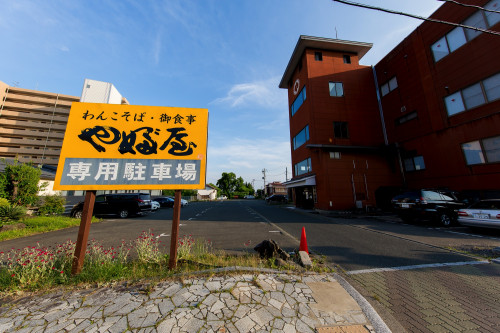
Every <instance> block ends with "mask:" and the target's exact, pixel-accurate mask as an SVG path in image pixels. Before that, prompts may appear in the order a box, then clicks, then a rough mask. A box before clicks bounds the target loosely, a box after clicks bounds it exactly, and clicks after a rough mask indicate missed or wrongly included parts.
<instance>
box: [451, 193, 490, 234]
mask: <svg viewBox="0 0 500 333" xmlns="http://www.w3.org/2000/svg"><path fill="white" fill-rule="evenodd" d="M458 223H460V224H461V225H465V226H468V227H481V228H498V229H500V199H490V200H481V201H478V202H476V203H473V204H472V205H470V206H469V207H468V208H462V209H460V210H459V211H458Z"/></svg>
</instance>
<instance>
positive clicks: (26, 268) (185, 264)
mask: <svg viewBox="0 0 500 333" xmlns="http://www.w3.org/2000/svg"><path fill="white" fill-rule="evenodd" d="M160 243H161V241H159V239H158V238H156V237H155V236H154V234H153V233H151V232H142V234H141V235H140V236H139V237H138V238H137V239H135V240H134V241H132V242H130V243H129V244H127V243H125V241H122V243H121V245H120V246H118V247H109V248H105V247H103V246H102V245H101V244H99V243H98V242H97V241H95V240H90V241H89V242H88V244H87V249H86V253H85V260H84V265H83V268H82V271H81V273H80V274H78V275H72V274H71V266H72V263H73V255H74V252H75V243H74V242H71V241H67V242H65V243H63V244H59V245H56V246H55V247H54V248H52V247H49V248H46V247H40V246H39V245H38V244H37V246H34V247H26V248H23V249H14V248H13V249H11V250H10V251H8V252H5V253H3V252H0V291H3V292H12V291H16V290H37V289H42V288H50V287H54V286H57V285H61V284H63V285H78V284H82V283H83V284H89V283H91V284H95V283H97V284H101V283H110V282H113V281H119V280H131V281H137V280H141V279H161V278H166V277H171V276H172V275H173V274H176V273H179V272H183V273H188V274H189V272H193V271H197V270H200V269H206V268H207V267H209V268H210V267H212V268H213V267H234V266H240V267H253V268H277V269H290V268H292V269H293V267H292V266H286V267H284V266H281V267H280V266H277V265H276V264H275V262H274V260H271V259H269V260H265V259H260V258H259V257H258V256H257V255H252V254H248V253H246V254H244V255H239V256H235V255H227V254H226V253H225V252H224V251H222V250H214V249H213V248H212V243H211V242H210V241H205V240H202V239H196V240H195V239H193V237H192V236H191V235H189V236H183V237H182V238H181V239H179V246H178V258H179V259H180V260H179V261H178V265H177V269H176V270H175V271H172V270H169V269H168V265H167V262H168V257H169V256H168V255H165V254H162V253H161V251H160ZM133 254H135V255H134V256H133ZM131 257H134V258H137V260H131ZM315 269H317V268H315V267H314V266H313V268H312V270H315ZM254 283H256V282H254Z"/></svg>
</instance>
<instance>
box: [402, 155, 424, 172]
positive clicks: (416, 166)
mask: <svg viewBox="0 0 500 333" xmlns="http://www.w3.org/2000/svg"><path fill="white" fill-rule="evenodd" d="M403 162H404V165H405V170H406V172H411V171H419V170H425V163H424V157H423V156H415V157H410V158H405V159H404V160H403Z"/></svg>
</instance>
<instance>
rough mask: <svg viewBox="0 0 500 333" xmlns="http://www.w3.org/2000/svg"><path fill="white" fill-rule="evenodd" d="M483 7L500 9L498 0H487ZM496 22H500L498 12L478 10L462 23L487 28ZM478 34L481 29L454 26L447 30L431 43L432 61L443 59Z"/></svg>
mask: <svg viewBox="0 0 500 333" xmlns="http://www.w3.org/2000/svg"><path fill="white" fill-rule="evenodd" d="M484 8H486V9H490V10H495V11H498V10H499V9H500V0H492V1H490V2H488V3H487V4H486V5H485V6H484ZM498 22H500V14H499V13H493V12H485V11H484V10H478V11H477V12H475V13H474V14H472V15H471V16H469V17H468V18H467V19H466V20H465V21H463V22H462V23H463V24H464V25H468V26H471V27H475V28H481V29H489V28H491V27H493V26H494V25H495V24H497V23H498ZM480 34H481V31H477V30H472V29H467V28H462V27H456V28H455V29H453V30H451V31H450V32H448V33H447V34H446V35H445V36H444V37H442V38H441V39H439V40H438V41H436V42H435V43H434V44H432V46H431V51H432V54H433V55H434V61H435V62H438V61H439V60H441V59H443V58H444V57H446V56H447V55H448V54H450V53H451V52H453V51H455V50H456V49H458V48H459V47H461V46H462V45H464V44H466V43H468V42H470V41H471V40H473V39H474V38H476V37H477V36H479V35H480Z"/></svg>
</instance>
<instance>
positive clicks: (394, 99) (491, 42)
mask: <svg viewBox="0 0 500 333" xmlns="http://www.w3.org/2000/svg"><path fill="white" fill-rule="evenodd" d="M486 3H488V1H475V2H474V4H476V5H478V6H483V5H485V4H486ZM476 11H477V9H475V8H470V7H463V6H457V5H454V4H451V3H446V4H444V5H443V6H442V7H440V8H439V9H438V10H437V11H436V12H435V13H434V14H433V16H432V17H434V18H436V19H440V20H446V21H451V22H456V23H461V22H463V21H464V20H466V19H467V18H468V17H469V16H470V15H472V14H474V13H475V12H476ZM453 29H454V27H452V26H449V25H444V24H436V23H430V22H425V23H423V24H422V25H420V26H419V27H418V28H417V29H416V30H415V31H414V32H413V33H412V34H410V35H409V36H408V37H407V38H406V39H405V40H404V41H403V42H401V43H400V44H399V45H398V46H397V47H396V48H395V49H394V50H392V51H391V52H390V53H389V54H388V55H387V56H386V57H384V59H382V60H381V61H380V62H379V63H378V64H377V65H376V66H375V68H376V72H377V77H378V83H379V85H382V84H384V83H385V82H387V81H388V80H389V79H391V78H392V77H394V76H396V77H397V82H398V88H397V89H395V90H393V91H391V92H390V93H388V94H387V95H386V96H384V97H382V105H383V110H384V118H385V121H386V127H387V131H388V137H389V141H390V143H394V144H398V145H399V146H400V148H401V154H402V157H403V158H405V157H408V156H423V158H424V161H425V169H424V170H418V171H412V172H406V173H405V179H406V185H407V186H408V187H411V188H420V187H448V188H451V189H454V190H458V191H461V190H468V189H491V188H498V184H500V164H499V163H490V164H481V165H471V166H468V165H467V163H466V160H465V156H464V153H463V151H462V144H463V143H467V142H471V141H475V140H481V139H484V138H490V137H495V136H500V100H496V101H493V102H490V103H486V104H483V105H481V106H478V107H475V108H471V109H470V110H467V111H464V112H461V113H457V114H455V115H451V116H450V115H448V112H447V109H446V105H445V101H444V99H445V97H447V96H449V95H450V94H453V93H455V92H457V91H460V90H462V89H464V88H467V87H469V86H470V85H472V84H475V83H477V82H479V81H481V80H484V79H486V78H488V77H489V76H491V75H494V74H497V73H500V62H499V61H498V59H500V42H499V41H500V39H499V37H498V36H493V35H489V34H486V33H482V34H480V35H479V36H477V37H476V38H474V39H472V40H470V41H469V42H467V43H466V44H464V45H462V46H461V47H459V48H458V49H456V50H455V51H453V52H451V53H450V54H448V55H447V56H445V57H444V58H442V59H440V60H439V61H437V62H436V61H435V60H434V56H433V53H432V50H431V46H432V45H433V44H434V43H435V42H436V41H438V40H440V39H441V38H442V37H443V36H445V35H446V34H447V33H448V32H450V31H451V30H453ZM491 29H494V30H496V31H500V26H499V24H496V25H495V26H493V27H492V28H491ZM414 112H416V114H417V117H416V118H415V119H412V120H409V121H407V122H405V123H403V124H398V120H400V119H402V118H403V117H405V116H406V115H408V114H410V113H414Z"/></svg>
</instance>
